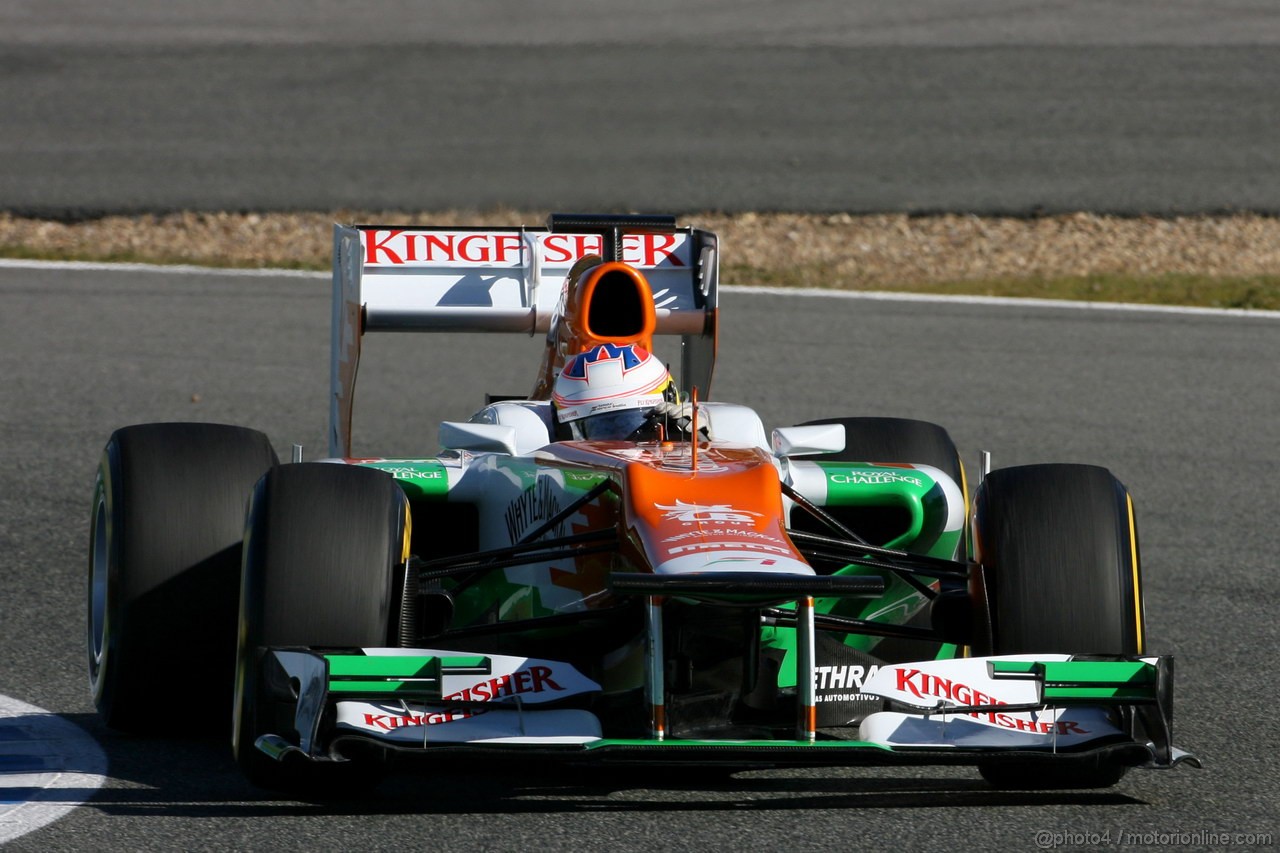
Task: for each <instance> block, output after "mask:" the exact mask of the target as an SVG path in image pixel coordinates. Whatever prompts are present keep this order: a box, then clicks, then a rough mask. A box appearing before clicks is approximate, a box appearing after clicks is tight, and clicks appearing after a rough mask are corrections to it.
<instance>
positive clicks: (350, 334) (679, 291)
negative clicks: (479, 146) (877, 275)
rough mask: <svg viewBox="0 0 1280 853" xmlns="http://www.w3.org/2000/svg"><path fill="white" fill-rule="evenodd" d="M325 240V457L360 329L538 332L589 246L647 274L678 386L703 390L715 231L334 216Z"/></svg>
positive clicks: (624, 222) (339, 418)
mask: <svg viewBox="0 0 1280 853" xmlns="http://www.w3.org/2000/svg"><path fill="white" fill-rule="evenodd" d="M333 244H334V245H333V338H332V348H331V361H330V402H329V455H330V456H334V457H337V456H350V454H351V415H352V408H353V405H354V395H355V377H356V367H357V365H358V363H359V360H360V344H361V339H362V337H363V336H364V334H365V333H367V332H523V333H525V334H528V335H534V334H537V333H539V332H547V331H548V330H549V329H551V327H552V319H553V317H554V316H555V315H556V313H557V310H558V309H559V307H560V306H561V304H562V303H561V296H562V292H563V290H564V285H565V279H566V277H567V275H568V273H569V271H570V269H571V268H572V267H573V265H574V264H575V263H576V262H577V261H578V260H579V259H580V258H582V257H585V256H587V255H601V256H602V257H603V258H604V259H605V260H620V261H623V262H625V263H628V264H630V265H632V266H634V267H635V268H636V269H638V270H640V271H641V272H642V273H643V274H644V276H645V278H646V279H648V281H649V283H650V285H651V287H652V289H653V296H654V305H655V308H656V313H657V329H656V331H657V333H658V334H671V335H680V336H681V359H680V361H681V365H680V366H681V375H680V377H679V380H680V383H681V385H682V386H683V387H685V388H690V387H694V386H697V387H698V388H699V389H700V390H701V391H702V393H703V396H704V398H705V397H706V395H707V393H708V392H709V389H710V384H711V373H712V369H713V368H714V363H715V341H716V303H717V285H718V258H717V240H716V235H715V234H713V233H711V232H709V231H703V230H700V229H696V228H691V227H677V226H676V224H675V218H674V217H669V216H615V217H610V216H585V215H578V216H565V215H559V214H556V215H552V216H551V217H550V218H549V219H548V222H547V226H546V227H541V228H539V227H533V228H530V227H525V226H517V227H500V228H467V227H451V228H430V227H428V228H423V227H415V226H406V227H392V226H385V225H354V226H343V225H335V226H334V234H333ZM535 368H536V365H531V366H530V372H531V374H532V372H533V370H534V369H535ZM531 383H532V376H531Z"/></svg>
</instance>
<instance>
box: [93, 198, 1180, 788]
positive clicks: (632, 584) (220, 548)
mask: <svg viewBox="0 0 1280 853" xmlns="http://www.w3.org/2000/svg"><path fill="white" fill-rule="evenodd" d="M717 270H718V243H717V239H716V236H715V235H714V234H711V233H709V232H706V231H703V230H699V229H695V228H690V227H678V226H677V225H676V221H675V219H674V218H673V217H660V216H627V217H607V216H560V215H556V216H552V217H551V218H550V219H549V221H548V225H547V227H545V228H523V227H521V228H484V229H471V230H468V229H464V228H447V229H435V228H389V227H383V226H376V227H374V226H358V227H342V226H339V227H336V229H335V240H334V301H333V340H332V362H331V377H332V378H331V383H332V387H331V391H332V397H331V410H330V428H329V448H328V452H327V458H325V459H323V460H321V461H316V462H303V461H301V454H300V453H298V452H296V450H295V454H294V459H293V461H292V462H290V463H288V464H279V462H278V460H277V457H276V454H275V451H274V450H273V449H272V447H271V445H270V443H269V442H268V440H267V438H266V437H265V436H264V435H263V434H261V433H259V432H256V431H253V430H250V429H244V428H240V427H232V426H224V425H217V424H194V423H168V424H146V425H139V426H131V427H126V428H123V429H120V430H118V431H117V432H116V433H115V434H114V435H113V436H112V437H111V439H110V441H109V442H108V444H107V446H106V450H105V452H104V454H103V457H102V462H101V467H100V470H99V474H98V480H97V484H96V487H95V493H94V500H93V513H92V525H91V527H92V530H91V538H90V559H89V583H88V591H89V595H88V617H89V618H88V626H89V630H88V645H89V669H90V674H91V682H92V686H93V692H94V697H95V701H96V704H97V707H98V710H99V712H100V714H101V715H102V717H103V718H104V719H105V721H106V723H107V724H108V725H110V726H113V727H117V728H120V729H125V730H147V731H154V730H155V728H156V725H157V717H158V716H161V715H158V714H157V713H156V709H157V708H158V707H160V706H161V705H162V704H167V703H173V702H175V701H176V702H177V703H178V704H179V706H180V707H181V709H182V713H181V714H179V715H176V716H179V717H181V718H182V719H183V722H184V725H190V724H192V722H193V721H194V720H196V719H199V718H200V717H201V715H204V716H205V717H206V718H208V719H212V720H214V721H215V722H217V721H219V720H226V719H227V718H228V717H230V719H231V720H232V721H233V728H234V733H233V737H232V740H233V744H234V749H235V754H236V758H237V761H238V762H239V764H240V766H241V767H242V768H243V770H244V771H245V773H246V774H247V775H248V777H249V778H250V780H251V781H253V782H254V783H255V784H258V785H261V786H264V787H269V788H283V789H290V788H293V789H298V788H306V789H314V788H323V789H327V790H330V791H337V790H341V789H343V788H344V787H345V786H351V785H355V784H357V780H359V784H361V785H363V784H366V783H367V782H368V780H369V779H371V778H373V777H376V776H377V775H378V774H379V773H380V772H381V771H382V769H383V768H385V767H386V766H387V765H388V763H389V761H390V759H392V758H398V757H404V756H414V755H418V756H438V755H441V754H452V755H474V756H482V755H487V756H513V755H525V756H534V757H537V758H547V759H555V760H559V761H564V762H582V763H609V762H612V763H618V764H625V763H642V762H659V763H667V764H673V763H691V764H697V765H704V766H706V765H714V766H722V767H727V768H738V767H744V768H745V767H767V766H785V765H891V764H970V765H975V766H976V767H977V768H978V769H979V770H980V771H981V773H982V774H983V775H984V776H985V777H986V778H987V779H988V780H989V781H991V782H992V783H993V784H996V785H998V786H1017V787H1103V786H1109V785H1112V784H1114V783H1115V782H1116V781H1117V780H1119V779H1120V777H1121V776H1122V775H1123V774H1124V773H1125V771H1126V770H1127V769H1128V768H1129V767H1135V766H1145V767H1159V768H1167V767H1173V766H1174V765H1177V764H1179V763H1182V762H1184V761H1186V762H1189V763H1192V764H1197V763H1198V762H1197V761H1196V759H1195V758H1194V757H1193V756H1191V755H1189V754H1188V753H1185V752H1183V751H1181V750H1178V749H1175V748H1174V746H1173V744H1172V734H1171V726H1172V711H1173V708H1172V702H1173V661H1172V659H1170V658H1169V657H1162V656H1156V655H1148V654H1147V653H1146V649H1145V645H1144V630H1143V604H1142V590H1141V584H1140V575H1139V567H1138V540H1137V534H1136V530H1135V525H1134V511H1133V503H1132V501H1131V499H1130V497H1129V494H1128V492H1127V491H1126V489H1125V487H1124V486H1123V485H1121V484H1120V482H1119V481H1118V480H1117V479H1116V478H1115V477H1114V476H1112V474H1111V473H1110V472H1109V471H1107V470H1106V469H1103V468H1099V467H1093V466H1087V465H1060V464H1053V465H1031V466H1024V467H1017V468H1009V469H1004V470H994V471H987V470H983V471H982V472H981V477H980V478H979V479H978V482H977V483H976V487H975V488H974V490H973V493H972V502H971V501H970V490H969V484H968V483H967V481H966V474H965V469H964V466H963V465H962V464H961V460H960V457H959V455H958V454H957V452H956V448H955V446H954V444H953V443H952V441H951V439H950V437H949V436H948V434H947V433H946V431H945V430H944V429H942V428H941V427H938V426H936V425H933V424H930V423H925V422H921V421H913V420H905V419H898V418H881V417H839V418H832V419H828V420H822V421H815V422H810V423H806V424H801V425H799V426H793V427H785V428H779V429H775V430H773V431H772V433H771V434H768V433H766V430H765V428H764V426H763V425H762V423H761V419H760V417H759V416H758V415H757V414H756V413H755V412H754V411H753V410H751V409H749V408H747V407H745V406H740V405H734V404H732V403H729V402H721V401H715V400H712V399H711V397H710V394H709V390H710V387H711V378H712V368H713V365H714V359H715V342H716V330H717V323H718V319H719V315H718V309H717V304H718V299H717V295H718V272H717ZM378 331H454V332H458V331H464V332H474V333H492V332H523V333H524V334H526V335H528V334H533V333H536V332H544V333H546V335H547V338H546V348H545V351H544V356H543V360H542V364H541V366H540V367H539V368H538V369H537V371H536V373H534V375H533V383H532V385H533V390H532V393H530V394H529V395H528V396H527V397H522V398H518V399H511V398H491V399H489V400H487V401H484V404H483V407H481V408H479V411H478V412H477V413H476V414H475V415H474V416H473V417H471V418H470V419H469V420H468V421H465V422H463V421H451V422H445V423H442V424H441V425H440V431H439V444H440V449H438V450H437V449H436V448H432V450H431V451H430V452H433V453H434V455H429V456H424V457H422V458H412V459H403V458H396V459H388V458H353V457H352V454H351V423H352V409H353V400H354V397H353V393H354V384H355V375H356V367H357V364H358V362H359V358H360V351H361V341H362V339H363V336H364V335H366V334H369V333H372V332H378ZM663 335H672V336H678V338H679V358H678V361H679V374H678V379H676V378H673V377H671V375H670V373H669V371H668V369H667V368H666V367H665V365H659V366H656V367H655V362H656V356H654V355H653V351H654V343H655V336H663ZM531 372H532V366H531ZM575 383H576V384H575ZM602 383H603V384H602ZM628 383H631V384H628ZM606 386H607V387H606ZM624 386H625V394H623V393H621V392H618V393H615V391H616V389H617V388H622V387H624ZM602 387H603V388H605V391H601V388H602ZM609 389H613V390H609ZM476 403H477V406H478V407H479V406H481V401H480V400H479V399H477V401H476ZM597 417H598V419H597ZM593 419H595V420H593ZM624 423H625V426H621V425H623V424H624ZM603 425H608V426H609V427H610V429H611V431H609V430H605V429H604V426H603ZM619 430H621V431H619ZM984 458H985V457H984ZM981 467H982V468H984V469H985V468H987V467H989V466H988V465H987V464H983V465H982V466H981Z"/></svg>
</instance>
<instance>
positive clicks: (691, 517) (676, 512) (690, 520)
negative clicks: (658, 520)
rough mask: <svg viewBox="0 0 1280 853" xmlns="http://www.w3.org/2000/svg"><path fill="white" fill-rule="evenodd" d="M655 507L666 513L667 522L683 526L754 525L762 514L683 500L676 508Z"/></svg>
mask: <svg viewBox="0 0 1280 853" xmlns="http://www.w3.org/2000/svg"><path fill="white" fill-rule="evenodd" d="M654 506H655V508H657V509H660V510H662V511H663V512H664V513H665V514H664V515H663V518H665V519H666V520H668V521H679V522H681V523H682V524H699V523H706V522H716V523H720V524H754V523H755V518H759V517H760V513H758V512H751V511H750V510H743V509H734V508H733V506H731V505H730V504H712V505H710V506H706V505H703V504H687V503H685V502H684V501H682V500H677V501H676V503H675V506H664V505H663V504H655V505H654Z"/></svg>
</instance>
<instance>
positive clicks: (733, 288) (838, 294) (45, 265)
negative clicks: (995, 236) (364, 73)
mask: <svg viewBox="0 0 1280 853" xmlns="http://www.w3.org/2000/svg"><path fill="white" fill-rule="evenodd" d="M0 269H34V270H58V269H61V270H69V271H88V272H138V273H160V274H165V275H221V276H229V277H232V278H315V279H327V278H330V273H328V272H314V271H310V270H285V269H269V268H268V269H240V268H236V269H231V268H225V267H200V266H193V265H190V264H181V265H172V266H170V265H165V264H105V263H96V262H92V261H28V260H22V259H15V258H0ZM720 289H721V290H723V291H725V292H727V293H758V294H762V295H766V296H788V297H805V298H811V299H860V300H869V301H875V302H926V303H934V304H940V305H989V306H992V307H999V308H1065V309H1069V310H1079V311H1142V312H1147V313H1154V314H1192V315H1199V316H1208V317H1247V318H1250V319H1260V320H1280V311H1263V310H1254V309H1250V308H1201V307H1193V306H1183V305H1145V304H1142V303H1138V302H1081V301H1077V300H1070V299H1032V298H1021V297H1016V298H1015V297H1004V296H948V295H945V294H935V293H894V292H892V291H878V290H824V289H822V288H815V287H760V286H755V285H722V286H721V288H720Z"/></svg>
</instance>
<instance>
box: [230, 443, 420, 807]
mask: <svg viewBox="0 0 1280 853" xmlns="http://www.w3.org/2000/svg"><path fill="white" fill-rule="evenodd" d="M408 524H409V516H408V503H407V501H406V500H405V497H404V493H403V492H402V491H401V490H400V488H399V487H398V486H396V484H395V481H394V480H393V479H392V478H391V477H389V476H388V475H386V474H385V473H383V472H380V471H375V470H372V469H368V468H359V467H354V466H345V465H336V464H331V463H312V464H298V465H286V466H281V467H277V468H273V469H272V470H271V471H269V472H268V473H267V475H266V476H265V477H263V478H262V481H261V482H260V483H259V484H258V487H257V489H256V490H255V491H254V495H253V502H252V504H251V507H250V511H249V519H248V524H247V528H246V531H245V546H244V570H243V576H242V579H241V596H240V645H239V648H238V653H237V656H236V661H237V668H236V682H235V683H236V701H235V714H234V722H235V733H234V735H233V741H232V743H233V747H234V750H235V755H236V760H237V762H238V763H239V765H240V767H241V769H242V770H243V771H244V773H245V775H246V776H247V777H248V779H249V781H250V782H252V783H253V784H255V785H257V786H259V787H263V788H271V789H278V790H293V791H301V792H308V793H314V794H320V795H334V794H343V793H348V792H350V791H351V790H352V789H354V788H357V787H360V786H365V785H371V784H372V783H374V782H376V779H377V777H378V776H379V775H380V772H381V766H380V763H379V762H377V761H335V762H320V763H315V764H312V763H308V762H305V761H298V762H297V763H293V760H292V759H289V760H286V761H275V760H274V759H272V758H269V757H268V756H267V755H265V754H264V753H262V752H261V751H260V750H259V749H258V748H257V747H256V746H255V745H254V743H255V741H256V740H257V739H258V737H259V736H261V735H264V734H276V735H280V736H281V737H284V738H285V739H286V740H288V741H290V742H291V743H293V744H295V745H296V744H297V743H298V740H299V737H298V732H297V731H295V728H294V712H295V709H296V706H297V697H296V695H294V693H293V687H292V686H291V685H289V684H287V683H284V680H283V679H280V678H273V677H272V673H270V672H267V671H266V667H264V649H265V648H266V647H279V646H310V647H322V648H361V647H378V646H387V645H392V644H393V642H394V637H393V634H392V631H393V627H392V626H393V625H396V624H397V621H396V619H394V618H393V615H392V609H393V601H394V595H393V585H394V580H395V577H396V568H397V566H399V565H401V564H403V562H404V560H405V558H406V556H407V555H406V553H405V551H406V547H407V536H406V533H407V530H408Z"/></svg>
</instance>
